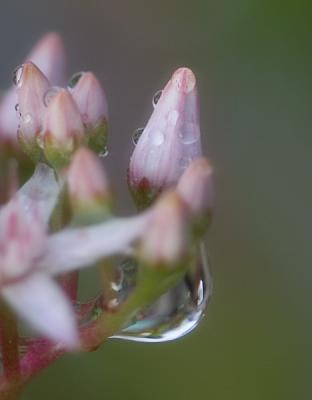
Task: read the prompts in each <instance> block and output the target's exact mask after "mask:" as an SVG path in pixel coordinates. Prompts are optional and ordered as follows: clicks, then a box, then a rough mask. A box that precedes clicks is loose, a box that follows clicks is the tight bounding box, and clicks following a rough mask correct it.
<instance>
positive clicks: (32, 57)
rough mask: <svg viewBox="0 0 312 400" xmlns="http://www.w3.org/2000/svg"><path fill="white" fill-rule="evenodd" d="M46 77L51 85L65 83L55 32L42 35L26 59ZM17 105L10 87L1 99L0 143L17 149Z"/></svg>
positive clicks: (59, 41) (63, 59)
mask: <svg viewBox="0 0 312 400" xmlns="http://www.w3.org/2000/svg"><path fill="white" fill-rule="evenodd" d="M26 60H29V61H32V62H33V63H34V64H35V65H36V66H37V67H38V68H39V69H40V70H41V71H42V72H43V74H44V75H45V76H46V77H47V79H48V80H49V81H50V82H51V84H52V85H62V84H63V83H64V82H65V64H66V57H65V49H64V45H63V41H62V38H61V36H60V35H59V34H57V33H55V32H50V33H47V34H46V35H44V36H43V37H42V38H41V39H40V40H39V42H38V43H37V44H36V45H35V46H34V48H33V49H32V50H31V52H30V53H29V54H28V56H27V57H26ZM17 103H18V100H17V94H16V89H15V87H14V86H12V87H11V88H10V89H8V90H7V92H6V93H5V94H4V95H3V97H2V98H1V103H0V143H5V144H8V145H10V146H11V147H17V128H18V119H17V118H16V111H15V109H14V108H15V105H16V104H17Z"/></svg>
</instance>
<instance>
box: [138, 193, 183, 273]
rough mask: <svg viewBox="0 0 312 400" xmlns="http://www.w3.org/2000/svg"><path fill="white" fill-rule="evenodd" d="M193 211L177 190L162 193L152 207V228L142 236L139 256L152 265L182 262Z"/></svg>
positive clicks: (174, 264) (173, 264) (168, 264)
mask: <svg viewBox="0 0 312 400" xmlns="http://www.w3.org/2000/svg"><path fill="white" fill-rule="evenodd" d="M188 241H189V214H188V210H187V207H186V205H185V203H184V202H183V200H182V199H181V198H180V197H179V195H178V194H177V193H175V192H173V191H172V192H168V193H165V194H164V195H162V196H161V197H160V199H159V200H158V202H157V203H156V204H155V208H154V210H153V211H152V215H151V219H150V222H149V228H148V229H147V230H146V233H145V235H144V236H143V237H142V240H141V245H140V248H139V257H140V258H141V260H142V261H143V263H146V264H147V265H148V266H155V267H159V266H165V267H167V266H172V267H174V266H177V265H181V263H182V262H183V261H182V260H183V258H184V257H185V256H186V255H187V253H188V251H187V249H188Z"/></svg>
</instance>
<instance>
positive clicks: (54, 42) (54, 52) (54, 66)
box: [27, 32, 66, 85]
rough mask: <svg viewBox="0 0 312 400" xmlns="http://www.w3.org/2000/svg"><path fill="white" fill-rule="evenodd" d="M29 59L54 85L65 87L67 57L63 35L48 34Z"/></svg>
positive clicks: (33, 50) (38, 43) (36, 46)
mask: <svg viewBox="0 0 312 400" xmlns="http://www.w3.org/2000/svg"><path fill="white" fill-rule="evenodd" d="M27 59H29V60H31V61H32V62H33V63H34V64H36V65H37V66H38V67H39V68H40V69H41V71H42V72H43V73H44V74H45V76H46V77H47V78H48V79H49V81H50V82H51V84H52V85H63V84H64V83H65V81H66V77H65V65H66V55H65V49H64V43H63V39H62V37H61V35H59V34H58V33H56V32H49V33H46V34H45V35H44V36H43V37H42V38H41V39H40V40H39V41H38V42H37V44H36V45H35V47H34V48H33V49H32V51H31V52H30V54H29V56H28V57H27Z"/></svg>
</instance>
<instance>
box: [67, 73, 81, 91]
mask: <svg viewBox="0 0 312 400" xmlns="http://www.w3.org/2000/svg"><path fill="white" fill-rule="evenodd" d="M83 74H84V73H83V72H76V73H75V74H74V75H73V76H72V77H71V78H70V80H69V82H68V84H67V86H68V87H69V88H70V89H73V88H74V87H75V86H76V85H77V83H78V82H79V80H80V78H81V77H82V75H83Z"/></svg>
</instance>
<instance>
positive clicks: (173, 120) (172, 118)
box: [168, 110, 179, 126]
mask: <svg viewBox="0 0 312 400" xmlns="http://www.w3.org/2000/svg"><path fill="white" fill-rule="evenodd" d="M178 119H179V111H177V110H171V111H170V112H169V114H168V123H169V124H170V125H173V126H175V125H176V124H177V122H178Z"/></svg>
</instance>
